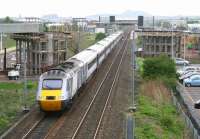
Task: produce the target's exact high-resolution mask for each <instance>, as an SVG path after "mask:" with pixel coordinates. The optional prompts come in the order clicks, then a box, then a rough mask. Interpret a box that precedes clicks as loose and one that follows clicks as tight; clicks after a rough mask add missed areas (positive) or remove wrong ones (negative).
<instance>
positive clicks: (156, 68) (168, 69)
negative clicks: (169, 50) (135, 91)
mask: <svg viewBox="0 0 200 139" xmlns="http://www.w3.org/2000/svg"><path fill="white" fill-rule="evenodd" d="M161 76H165V77H167V78H174V77H176V66H175V63H174V61H173V60H172V59H170V58H169V57H168V56H165V55H161V56H159V57H153V58H146V59H145V60H144V64H143V77H144V78H150V79H156V78H160V77H161Z"/></svg>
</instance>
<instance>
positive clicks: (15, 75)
mask: <svg viewBox="0 0 200 139" xmlns="http://www.w3.org/2000/svg"><path fill="white" fill-rule="evenodd" d="M20 68H21V64H16V65H14V69H13V70H11V71H9V72H8V78H9V80H17V79H19V76H20V73H19V71H20Z"/></svg>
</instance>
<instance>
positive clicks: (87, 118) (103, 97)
mask: <svg viewBox="0 0 200 139" xmlns="http://www.w3.org/2000/svg"><path fill="white" fill-rule="evenodd" d="M126 40H127V38H126ZM126 45H127V41H125V42H124V47H122V49H123V48H124V50H123V51H120V52H121V53H119V55H121V56H118V57H116V59H115V61H114V62H113V63H112V64H111V66H110V69H109V71H108V72H107V74H106V76H105V78H104V80H103V81H102V82H101V85H100V86H99V88H98V90H97V92H96V94H95V96H94V98H93V100H92V101H91V103H90V105H89V107H88V109H87V111H86V112H85V114H84V116H83V118H82V119H81V121H80V123H79V125H78V127H77V128H76V131H75V132H74V134H73V136H72V139H76V138H84V137H85V138H88V139H89V138H93V139H96V137H97V135H98V132H99V129H100V126H101V122H102V119H103V116H104V114H105V111H106V108H107V106H108V104H109V102H110V97H111V94H112V93H113V89H114V86H115V83H116V81H117V79H118V77H119V70H120V67H121V63H122V60H123V58H124V55H125V52H126V49H127V47H126ZM118 62H119V64H118ZM116 63H117V64H116ZM113 68H114V69H115V70H113ZM111 69H112V70H113V71H112V70H111ZM111 71H112V72H111ZM109 73H110V74H109ZM113 73H114V74H113ZM112 77H113V78H112ZM108 81H109V82H108ZM107 86H109V87H107ZM97 97H99V99H97ZM102 104H103V105H102ZM101 105H102V106H101ZM100 106H101V107H100ZM91 115H92V116H91ZM86 129H87V130H86ZM87 131H89V132H87Z"/></svg>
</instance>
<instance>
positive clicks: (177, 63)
mask: <svg viewBox="0 0 200 139" xmlns="http://www.w3.org/2000/svg"><path fill="white" fill-rule="evenodd" d="M174 60H175V63H176V65H189V64H190V62H189V61H187V60H185V59H182V58H175V59H174Z"/></svg>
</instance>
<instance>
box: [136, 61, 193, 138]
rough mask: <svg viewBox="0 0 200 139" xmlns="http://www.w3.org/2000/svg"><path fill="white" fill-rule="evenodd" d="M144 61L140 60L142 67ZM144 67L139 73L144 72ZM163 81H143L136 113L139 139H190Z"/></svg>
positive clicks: (139, 90) (139, 89) (137, 136)
mask: <svg viewBox="0 0 200 139" xmlns="http://www.w3.org/2000/svg"><path fill="white" fill-rule="evenodd" d="M141 61H143V60H142V59H139V61H138V62H139V65H140V66H141V65H142V64H141ZM143 70H144V69H143V68H142V67H140V68H139V71H143ZM164 82H165V81H163V80H162V78H161V79H156V80H152V79H151V80H145V79H141V83H140V85H139V87H138V97H137V103H138V104H137V105H138V109H137V112H136V113H135V115H134V116H135V118H136V128H135V136H136V138H137V139H183V138H187V139H188V138H189V133H188V132H187V129H186V126H185V124H184V121H183V119H182V118H181V117H180V115H179V113H178V112H177V111H176V108H175V106H174V105H173V103H172V100H171V94H170V89H169V88H167V87H166V85H165V83H164Z"/></svg>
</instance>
